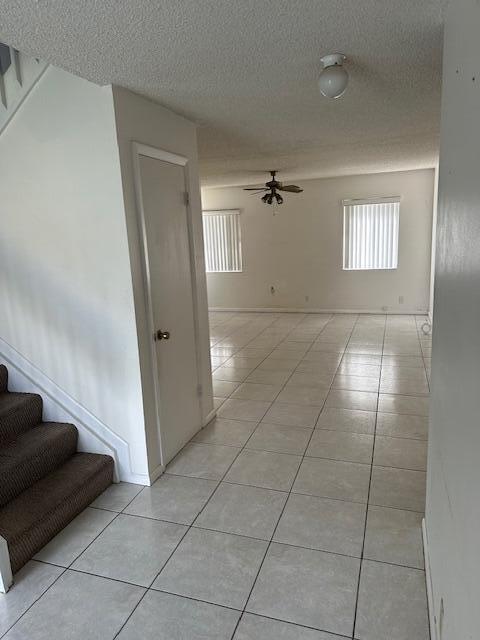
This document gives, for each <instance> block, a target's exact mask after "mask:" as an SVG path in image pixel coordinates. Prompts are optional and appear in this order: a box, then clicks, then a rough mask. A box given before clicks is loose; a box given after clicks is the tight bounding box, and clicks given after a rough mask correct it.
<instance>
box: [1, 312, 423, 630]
mask: <svg viewBox="0 0 480 640" xmlns="http://www.w3.org/2000/svg"><path fill="white" fill-rule="evenodd" d="M210 321H211V349H212V371H213V380H214V395H215V403H216V406H218V418H217V419H216V420H214V421H213V422H212V423H211V424H210V425H208V426H207V427H206V428H205V429H203V430H202V431H201V432H199V433H198V434H197V435H196V436H195V437H194V438H193V441H192V442H191V443H190V444H188V445H187V446H186V447H185V448H184V449H183V450H182V452H180V454H179V455H178V456H177V457H176V458H175V459H174V460H173V461H172V463H171V464H170V465H169V467H168V469H167V473H166V474H164V476H162V477H161V478H160V479H159V480H158V481H157V482H156V483H155V484H154V485H153V486H152V487H145V488H142V487H140V486H137V485H128V484H120V485H115V486H112V487H111V488H110V489H108V490H107V491H106V492H105V493H104V494H103V495H102V496H100V498H98V499H97V500H96V501H95V503H94V504H93V505H92V506H91V507H90V508H89V509H87V510H86V511H85V512H83V513H82V514H81V515H80V516H79V517H78V518H77V519H76V520H74V521H73V522H72V523H71V525H69V527H68V528H67V529H66V530H65V531H64V532H62V533H61V534H60V535H59V536H57V538H55V539H54V540H53V541H52V543H50V545H48V546H47V547H46V548H45V549H44V550H43V551H42V552H41V553H39V554H38V556H37V558H36V559H34V560H33V561H31V562H30V563H29V564H28V565H27V566H26V567H25V568H24V569H22V571H21V572H20V573H19V574H18V576H17V584H16V585H15V587H14V588H13V589H12V590H11V591H10V592H9V594H7V595H6V596H0V637H4V638H7V639H8V640H27V639H28V640H47V638H48V640H60V639H63V638H65V637H67V636H68V638H69V639H71V640H77V639H78V640H79V639H80V638H81V639H82V640H88V639H89V638H92V639H93V638H95V639H96V640H101V639H103V638H105V640H113V638H119V639H120V640H128V639H130V638H145V639H146V640H153V639H154V638H155V640H157V639H158V640H163V639H165V640H167V639H168V640H198V639H199V638H211V639H212V640H277V639H278V640H280V639H281V640H341V639H342V638H343V639H344V640H345V638H350V639H352V638H355V639H356V640H386V639H387V638H388V640H406V639H407V638H408V640H428V637H429V632H428V618H427V609H426V597H425V575H424V570H423V569H424V567H423V554H422V546H421V520H422V517H423V510H424V500H425V476H426V474H425V462H426V457H425V455H426V440H427V435H428V433H427V429H428V417H427V416H428V391H429V388H428V387H429V379H428V377H427V374H428V371H429V365H430V344H431V342H430V338H429V337H428V336H424V335H423V333H421V331H420V327H421V325H422V324H423V321H424V319H423V318H421V317H414V316H388V317H387V316H384V315H375V316H374V315H369V316H362V315H360V316H357V315H351V314H350V315H349V314H338V315H332V314H293V313H292V314H282V313H229V312H225V313H212V314H211V317H210ZM2 634H4V635H2Z"/></svg>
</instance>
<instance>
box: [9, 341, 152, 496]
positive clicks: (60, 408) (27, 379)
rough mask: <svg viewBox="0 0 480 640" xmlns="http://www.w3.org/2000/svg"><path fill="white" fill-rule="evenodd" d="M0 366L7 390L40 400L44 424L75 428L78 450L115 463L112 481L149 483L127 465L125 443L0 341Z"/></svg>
mask: <svg viewBox="0 0 480 640" xmlns="http://www.w3.org/2000/svg"><path fill="white" fill-rule="evenodd" d="M0 363H4V364H5V365H6V367H7V369H8V374H9V375H8V381H9V389H10V390H11V391H20V392H22V391H23V392H25V391H26V392H32V393H38V394H39V395H41V396H42V398H43V415H44V418H45V420H47V421H54V422H55V421H58V422H70V423H72V424H74V425H75V426H76V427H77V429H78V449H79V451H87V452H90V453H104V454H108V455H110V456H112V458H113V459H114V461H115V481H116V482H118V481H119V480H121V481H124V482H132V483H135V484H150V479H149V477H148V475H143V474H137V473H135V472H133V471H132V469H131V466H130V448H129V445H128V443H127V442H125V440H123V439H122V438H121V437H120V436H119V435H117V434H116V433H114V432H113V431H112V430H111V429H110V428H109V427H108V426H107V425H106V424H104V423H103V422H101V420H99V419H98V418H97V417H96V416H94V415H93V414H92V413H90V411H89V410H88V409H86V408H85V407H83V406H82V405H81V404H80V403H79V402H78V401H77V400H75V399H74V398H72V397H71V396H70V395H69V394H68V393H67V392H66V391H64V390H63V389H62V388H60V387H59V386H58V385H57V384H56V383H55V382H53V380H51V379H50V378H49V377H48V376H46V375H45V374H44V373H43V372H42V371H40V369H39V368H38V367H36V366H35V365H34V364H33V363H32V362H30V361H29V360H27V359H26V358H24V357H23V356H22V355H21V354H20V353H19V352H18V351H17V350H16V349H14V348H13V347H12V346H11V345H9V344H8V343H7V342H6V341H5V340H3V339H2V338H0Z"/></svg>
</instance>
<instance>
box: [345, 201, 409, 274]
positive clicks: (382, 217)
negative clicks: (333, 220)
mask: <svg viewBox="0 0 480 640" xmlns="http://www.w3.org/2000/svg"><path fill="white" fill-rule="evenodd" d="M399 214H400V198H398V197H393V198H382V199H381V200H344V201H343V268H344V269H396V268H397V265H398V227H399Z"/></svg>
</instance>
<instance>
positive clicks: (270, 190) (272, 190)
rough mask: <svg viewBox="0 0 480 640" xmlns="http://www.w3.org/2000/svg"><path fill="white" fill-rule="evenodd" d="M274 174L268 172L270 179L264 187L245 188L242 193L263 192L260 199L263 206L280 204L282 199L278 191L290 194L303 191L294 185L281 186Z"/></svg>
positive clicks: (274, 172)
mask: <svg viewBox="0 0 480 640" xmlns="http://www.w3.org/2000/svg"><path fill="white" fill-rule="evenodd" d="M276 173H277V172H276V171H270V175H271V176H272V179H271V180H269V181H268V182H266V183H265V186H264V187H262V188H260V189H259V188H258V187H247V188H246V189H244V191H255V193H253V194H252V195H255V194H256V193H264V192H265V193H264V195H263V196H262V198H261V200H262V202H264V203H265V204H274V203H275V204H282V203H283V197H282V196H281V194H280V193H278V192H279V191H289V192H290V193H301V192H302V191H303V189H301V188H300V187H297V185H296V184H283V183H282V182H279V181H278V180H276V178H275V175H276Z"/></svg>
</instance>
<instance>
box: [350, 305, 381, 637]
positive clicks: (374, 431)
mask: <svg viewBox="0 0 480 640" xmlns="http://www.w3.org/2000/svg"><path fill="white" fill-rule="evenodd" d="M387 321H388V318H387V317H385V321H384V328H383V341H382V359H381V361H380V381H381V379H382V367H383V351H384V345H385V334H386V331H387ZM379 401H380V385H379V388H378V394H377V408H376V411H375V426H374V429H373V447H372V458H371V465H370V478H369V483H368V492H367V504H366V509H365V521H364V525H363V541H362V550H361V553H360V565H359V568H358V581H357V590H356V598H355V609H354V614H353V627H352V639H354V638H355V629H356V626H357V615H358V601H359V597H360V580H361V576H362V567H363V560H364V553H365V539H366V536H367V523H368V508H369V505H370V492H371V488H372V477H373V462H374V459H375V442H376V435H377V420H378V406H379Z"/></svg>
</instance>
